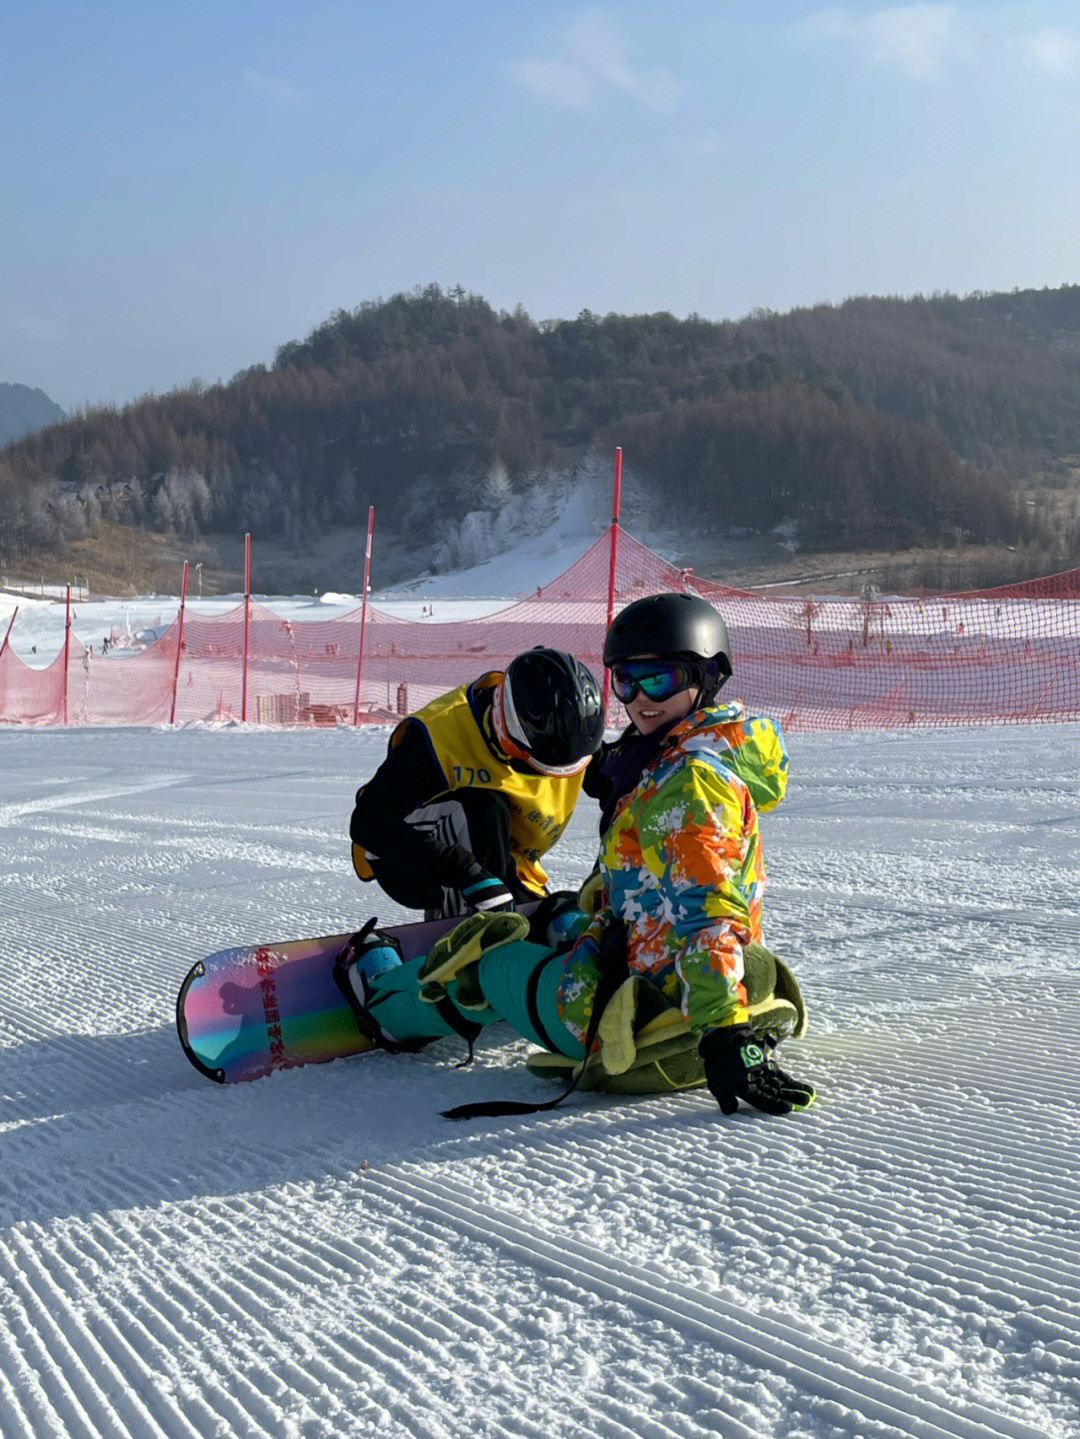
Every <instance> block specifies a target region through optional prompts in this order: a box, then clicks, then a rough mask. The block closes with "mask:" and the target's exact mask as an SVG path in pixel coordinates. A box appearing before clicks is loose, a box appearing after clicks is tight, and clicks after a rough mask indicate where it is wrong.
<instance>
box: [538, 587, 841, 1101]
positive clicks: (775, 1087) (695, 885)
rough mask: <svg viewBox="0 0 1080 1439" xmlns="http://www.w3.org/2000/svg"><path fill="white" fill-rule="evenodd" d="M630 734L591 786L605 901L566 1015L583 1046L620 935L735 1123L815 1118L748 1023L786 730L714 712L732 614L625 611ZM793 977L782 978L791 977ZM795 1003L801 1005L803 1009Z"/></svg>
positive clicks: (577, 956)
mask: <svg viewBox="0 0 1080 1439" xmlns="http://www.w3.org/2000/svg"><path fill="white" fill-rule="evenodd" d="M604 664H605V666H607V667H608V669H609V670H610V673H611V682H612V688H613V690H614V692H615V694H616V696H617V697H618V698H619V699H620V700H621V701H622V702H623V704H624V705H625V706H626V712H627V715H628V716H629V719H630V725H629V727H628V728H627V729H626V731H625V732H624V733H623V735H622V736H621V737H620V738H619V739H618V740H617V741H616V742H615V743H614V744H613V745H610V746H606V747H605V749H604V751H603V753H602V754H601V756H600V757H599V758H598V762H597V764H596V766H595V767H594V770H593V773H592V775H591V776H590V779H589V783H588V790H589V792H590V793H591V794H593V795H594V797H596V798H597V799H599V801H600V804H601V821H600V827H601V847H600V858H599V865H598V878H599V882H600V885H601V887H602V888H601V893H602V896H603V905H602V907H601V909H600V911H599V913H598V914H597V916H596V917H595V919H594V920H593V922H592V924H591V925H590V927H589V929H588V931H587V932H586V934H585V936H584V937H583V938H582V940H581V941H580V942H579V943H578V945H577V946H576V947H575V949H574V950H573V951H572V952H571V953H570V955H569V956H568V957H567V960H566V963H565V967H564V972H563V975H562V979H561V983H560V986H559V990H558V1001H557V1002H558V1009H559V1016H560V1019H561V1020H562V1022H563V1024H564V1025H565V1027H566V1028H567V1029H568V1030H570V1031H571V1032H572V1033H573V1034H574V1035H576V1036H577V1037H578V1038H579V1039H581V1040H584V1038H585V1034H586V1029H587V1026H588V1022H589V1019H590V1016H591V1013H592V1007H593V1003H594V999H595V995H596V989H597V982H598V978H599V965H600V956H601V951H602V948H603V944H604V939H605V936H606V935H607V934H608V933H609V932H610V931H611V930H612V928H613V927H614V926H619V927H621V929H622V930H623V931H624V932H625V945H626V953H627V961H628V966H629V970H630V973H631V974H632V975H640V976H641V977H642V978H643V979H645V980H647V981H648V982H649V983H650V984H651V985H653V986H655V987H656V988H657V989H658V990H659V991H660V992H661V994H662V995H663V996H664V998H665V999H666V1000H667V1001H668V1002H669V1003H670V1004H671V1005H673V1006H677V1008H678V1009H679V1011H680V1013H681V1015H682V1017H683V1019H684V1020H685V1021H686V1024H687V1026H688V1027H689V1029H690V1030H691V1031H692V1032H693V1033H694V1034H695V1035H697V1036H699V1044H698V1051H699V1055H700V1058H701V1060H702V1063H703V1069H704V1076H705V1081H706V1083H707V1084H708V1086H709V1088H710V1090H711V1091H712V1093H713V1094H714V1096H715V1097H716V1099H717V1100H718V1102H719V1103H720V1106H721V1108H722V1109H723V1110H724V1112H725V1113H730V1112H733V1111H734V1110H735V1109H736V1108H737V1107H738V1100H739V1099H740V1098H742V1099H744V1100H746V1101H747V1102H748V1103H750V1104H752V1105H754V1106H755V1107H756V1108H760V1109H764V1110H766V1111H767V1112H769V1113H786V1112H787V1111H788V1110H790V1109H792V1108H801V1107H805V1105H806V1104H808V1103H809V1102H810V1101H811V1100H812V1099H813V1097H814V1092H813V1089H812V1087H811V1086H809V1085H805V1084H802V1083H800V1082H797V1081H794V1080H792V1079H790V1077H789V1076H787V1075H785V1074H784V1073H783V1071H782V1070H780V1069H779V1068H778V1067H777V1065H776V1064H775V1062H774V1061H773V1060H772V1059H771V1057H770V1056H769V1054H768V1052H767V1048H763V1047H762V1045H761V1044H760V1043H759V1042H758V1040H757V1037H756V1035H755V1031H754V1027H753V1026H752V1025H751V1023H750V1013H749V1008H748V995H747V985H746V978H747V975H746V963H745V955H746V952H747V950H748V949H749V948H750V947H751V946H754V947H755V950H756V957H757V958H758V959H759V961H760V960H763V961H764V963H765V964H766V965H767V964H768V963H769V961H770V960H771V961H772V962H773V964H774V965H775V962H776V956H773V955H770V954H769V952H768V951H765V950H763V946H762V945H761V939H762V931H761V900H762V894H763V892H764V888H765V866H764V860H763V857H762V849H761V835H760V831H759V827H758V815H759V813H762V812H764V811H767V810H770V809H772V808H773V807H774V806H775V805H777V804H779V802H780V801H781V799H782V798H783V796H784V792H785V790H786V788H787V779H788V756H787V750H786V748H785V746H784V741H783V736H782V733H781V731H780V727H779V725H778V724H777V723H776V722H775V721H773V720H771V719H767V718H764V717H760V716H749V715H747V714H746V712H745V710H744V708H743V706H742V704H741V703H740V702H739V701H738V700H733V701H730V702H728V703H720V702H719V701H718V699H717V695H718V692H719V690H720V688H721V686H722V685H723V684H724V682H725V681H726V680H727V679H728V678H729V677H730V675H731V659H730V642H729V639H728V634H727V627H726V625H725V624H724V621H723V619H722V617H721V616H720V615H719V614H718V613H717V611H716V610H715V609H713V607H712V606H711V605H709V604H708V603H707V602H706V601H705V600H702V599H700V598H698V597H697V596H692V595H682V594H663V595H651V596H648V597H647V598H645V599H642V600H638V601H636V602H635V603H634V604H631V605H628V606H627V607H626V609H624V610H623V611H622V612H621V614H620V615H619V616H618V617H617V618H616V619H615V621H614V622H613V624H612V625H611V627H610V629H609V631H608V634H607V637H606V639H605V642H604ZM785 968H786V967H785ZM800 1007H801V999H800Z"/></svg>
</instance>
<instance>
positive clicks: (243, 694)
mask: <svg viewBox="0 0 1080 1439" xmlns="http://www.w3.org/2000/svg"><path fill="white" fill-rule="evenodd" d="M250 633H251V536H250V535H245V536H244V677H243V683H242V684H241V687H240V718H241V720H246V719H247V682H248V644H249V639H250Z"/></svg>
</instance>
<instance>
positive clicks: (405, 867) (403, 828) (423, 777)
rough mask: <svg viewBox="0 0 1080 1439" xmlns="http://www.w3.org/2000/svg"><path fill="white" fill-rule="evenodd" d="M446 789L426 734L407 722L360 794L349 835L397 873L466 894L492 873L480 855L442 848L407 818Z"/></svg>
mask: <svg viewBox="0 0 1080 1439" xmlns="http://www.w3.org/2000/svg"><path fill="white" fill-rule="evenodd" d="M446 791H447V783H446V776H445V775H444V774H443V772H442V766H441V765H440V764H439V762H438V760H437V759H436V758H435V753H434V751H433V750H432V748H431V745H430V743H429V741H428V737H427V732H426V731H425V730H424V728H423V726H422V725H420V724H410V723H408V722H406V724H405V727H404V729H403V731H402V733H401V734H400V736H399V737H398V740H397V743H396V744H393V745H392V746H391V748H390V750H389V752H388V754H387V756H386V759H385V760H383V762H382V764H381V765H380V766H379V768H378V769H377V770H376V771H375V773H374V774H373V775H372V777H371V779H370V780H369V781H368V783H367V784H366V785H364V786H363V788H362V789H360V790H358V791H357V795H356V807H355V808H354V810H353V812H352V818H351V819H350V821H349V835H350V837H351V838H352V840H353V841H354V843H356V844H359V845H362V846H363V847H364V849H366V850H369V851H370V852H371V854H373V855H376V856H377V857H378V859H380V860H382V861H383V862H384V863H386V864H389V865H392V866H393V867H394V869H397V870H400V871H402V872H404V873H406V874H414V875H425V876H427V877H428V878H429V879H430V881H431V882H432V883H433V884H437V885H445V886H446V888H448V889H456V890H461V889H462V888H464V887H465V885H467V884H470V883H473V882H475V881H476V880H477V879H481V878H483V877H484V875H485V874H486V873H487V871H486V870H485V869H484V868H483V867H482V865H480V863H479V862H478V861H477V859H476V857H475V856H474V855H473V854H472V853H471V852H470V851H469V850H467V849H465V848H464V846H463V845H460V844H452V845H446V844H441V843H440V842H439V841H438V840H437V839H436V838H435V837H434V836H433V835H430V834H425V833H423V832H422V831H420V830H417V829H414V828H413V827H412V825H408V824H406V823H405V816H406V815H407V814H411V812H412V811H413V810H414V809H417V808H418V807H419V806H420V805H422V804H426V803H428V801H429V800H433V799H435V798H436V797H437V796H439V795H442V794H445V793H446Z"/></svg>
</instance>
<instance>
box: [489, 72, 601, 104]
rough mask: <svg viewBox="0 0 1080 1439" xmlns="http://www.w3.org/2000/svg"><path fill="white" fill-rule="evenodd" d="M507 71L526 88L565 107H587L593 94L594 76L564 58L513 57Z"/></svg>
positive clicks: (543, 98) (516, 82)
mask: <svg viewBox="0 0 1080 1439" xmlns="http://www.w3.org/2000/svg"><path fill="white" fill-rule="evenodd" d="M506 73H507V74H508V75H509V76H510V78H511V80H513V81H514V83H515V84H516V85H520V86H521V88H522V89H523V90H531V91H532V93H533V94H534V95H539V97H540V98H541V100H552V101H554V103H555V104H556V105H558V106H560V107H561V108H562V109H564V110H584V109H585V107H586V106H587V105H588V103H589V101H590V100H591V99H592V97H593V91H594V89H595V86H594V84H593V81H592V78H591V77H590V76H589V75H586V74H584V73H583V72H582V71H581V70H579V69H576V68H575V67H574V66H573V65H568V64H567V63H566V61H565V60H514V61H511V63H510V64H509V65H507V67H506Z"/></svg>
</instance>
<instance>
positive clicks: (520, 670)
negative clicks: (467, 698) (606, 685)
mask: <svg viewBox="0 0 1080 1439" xmlns="http://www.w3.org/2000/svg"><path fill="white" fill-rule="evenodd" d="M491 718H492V725H493V727H494V730H495V738H496V739H497V740H498V742H499V746H500V748H501V749H503V750H504V751H505V752H506V753H507V754H509V755H510V756H511V757H513V758H515V759H522V760H524V761H525V762H526V763H527V764H529V765H531V767H532V768H533V769H535V770H539V771H540V773H541V774H554V775H570V774H577V773H578V772H579V771H581V770H583V769H584V768H585V766H586V765H587V764H588V762H589V759H590V758H591V756H592V755H593V754H595V753H596V751H597V750H598V749H599V748H600V741H601V740H602V739H603V737H604V702H603V699H602V697H601V694H600V686H599V685H598V684H597V682H596V678H595V676H594V675H593V673H592V671H591V670H590V669H588V668H587V667H586V666H585V665H583V664H582V663H581V661H580V660H576V659H575V658H574V656H573V655H570V654H567V653H566V651H565V650H553V649H548V648H547V647H546V646H544V645H537V646H536V648H535V649H531V650H526V651H525V653H524V654H521V655H518V656H517V658H516V659H512V660H511V661H510V663H509V665H508V666H507V669H506V673H505V675H504V676H503V678H502V680H501V681H500V682H499V685H498V687H497V688H496V691H495V696H494V699H493V701H492V707H491Z"/></svg>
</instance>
